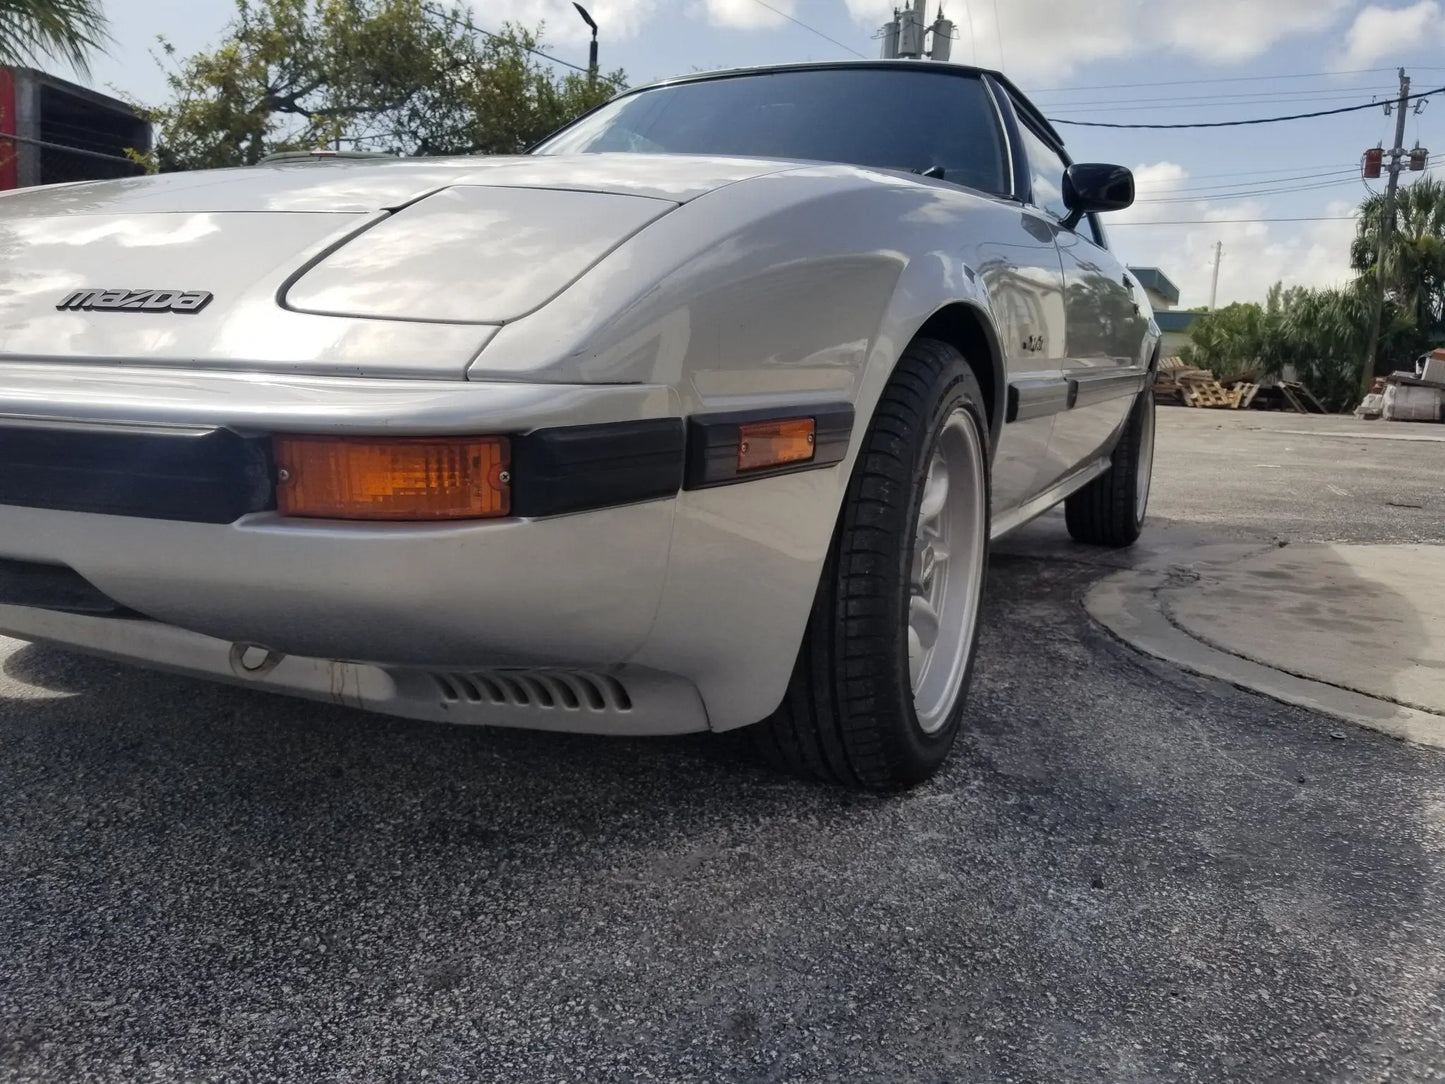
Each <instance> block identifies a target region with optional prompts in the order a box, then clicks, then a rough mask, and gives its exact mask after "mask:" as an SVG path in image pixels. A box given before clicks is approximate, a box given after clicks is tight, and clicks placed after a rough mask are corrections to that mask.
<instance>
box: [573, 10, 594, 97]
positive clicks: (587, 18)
mask: <svg viewBox="0 0 1445 1084" xmlns="http://www.w3.org/2000/svg"><path fill="white" fill-rule="evenodd" d="M572 6H573V7H574V8H576V9H577V14H578V15H580V16H582V21H583V22H584V23H586V24H587V25H588V26H590V27H591V28H592V47H591V48H590V49H589V50H588V51H587V80H588V82H589V83H596V82H597V24H596V23H595V22H593V21H592V16H591V15H588V14H587V9H586V8H584V7H583V6H582V5H581V4H579V3H577V2H576V0H573V2H572Z"/></svg>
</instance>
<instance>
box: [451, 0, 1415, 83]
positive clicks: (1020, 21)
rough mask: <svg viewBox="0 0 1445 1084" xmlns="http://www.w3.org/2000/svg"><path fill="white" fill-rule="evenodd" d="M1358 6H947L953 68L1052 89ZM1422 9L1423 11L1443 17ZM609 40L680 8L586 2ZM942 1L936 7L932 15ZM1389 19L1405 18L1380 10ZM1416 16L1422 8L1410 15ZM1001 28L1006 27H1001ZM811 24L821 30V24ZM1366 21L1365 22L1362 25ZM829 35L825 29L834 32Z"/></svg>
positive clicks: (1244, 52) (1223, 53)
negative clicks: (994, 72) (1083, 71)
mask: <svg viewBox="0 0 1445 1084" xmlns="http://www.w3.org/2000/svg"><path fill="white" fill-rule="evenodd" d="M895 2H899V3H901V2H902V0H843V6H844V8H845V9H846V11H847V13H848V15H849V16H850V17H851V18H852V19H853V21H854V23H856V24H857V25H858V26H859V27H860V28H862V29H865V30H868V31H872V30H875V29H877V28H878V27H879V26H881V25H882V24H883V23H884V22H885V21H886V20H887V19H888V18H889V16H890V15H891V13H892V11H893V8H894V6H895ZM1356 2H1357V0H1267V2H1266V0H1090V2H1089V3H1068V4H1065V3H1059V2H1058V0H998V2H997V3H993V2H991V0H947V2H946V3H945V10H946V11H947V13H948V17H949V18H950V19H952V20H953V21H954V23H955V24H956V26H957V27H958V40H957V41H955V42H954V48H953V59H955V60H958V61H962V62H965V63H969V62H972V61H973V60H975V59H977V61H978V62H979V63H981V64H985V65H988V66H990V67H1000V68H1003V70H1005V71H1007V72H1008V73H1009V74H1010V75H1013V76H1016V77H1018V78H1019V79H1021V80H1025V81H1029V80H1038V79H1041V78H1047V79H1048V80H1049V82H1050V83H1051V84H1054V83H1056V82H1057V81H1058V80H1059V79H1062V78H1066V77H1067V76H1068V75H1069V74H1070V72H1072V71H1073V69H1074V68H1076V67H1078V66H1080V65H1082V64H1087V63H1089V62H1091V61H1100V60H1121V59H1124V58H1128V57H1138V56H1145V55H1150V54H1158V53H1166V54H1169V53H1172V54H1174V55H1177V56H1182V57H1188V58H1192V59H1197V60H1203V61H1206V62H1208V63H1216V64H1227V63H1236V62H1239V61H1243V60H1248V59H1251V58H1253V57H1257V56H1259V55H1261V54H1263V53H1265V52H1266V51H1268V50H1269V49H1270V48H1272V47H1273V46H1275V45H1276V44H1278V43H1279V42H1281V41H1284V40H1285V39H1287V38H1290V37H1294V36H1297V35H1301V34H1311V33H1316V32H1319V31H1322V30H1325V29H1327V28H1329V27H1330V26H1333V25H1334V24H1335V23H1336V22H1337V21H1338V20H1339V19H1340V18H1342V17H1343V16H1344V14H1345V13H1346V12H1347V11H1348V10H1349V9H1351V8H1352V7H1353V6H1354V5H1355V3H1356ZM1440 2H1441V0H1423V2H1422V3H1420V4H1417V5H1416V7H1417V8H1436V7H1438V6H1439V3H1440ZM583 3H584V4H586V6H587V8H588V9H589V10H590V11H591V12H592V14H593V16H594V17H595V18H596V20H597V22H598V23H599V24H600V25H601V26H602V28H603V34H604V35H605V37H606V39H607V40H609V41H623V40H628V39H633V38H637V37H639V36H646V35H647V33H648V32H649V29H650V28H651V27H652V24H653V23H654V21H655V20H656V19H660V18H663V17H665V16H666V15H667V14H668V13H669V12H671V13H673V14H674V15H676V14H677V12H678V11H679V9H678V8H676V7H674V8H666V7H664V6H663V5H662V4H661V2H660V0H592V2H591V3H587V0H583ZM768 3H769V4H771V5H772V6H773V7H775V8H777V9H778V11H781V12H786V13H787V14H788V15H794V14H796V6H797V0H768ZM472 5H473V8H474V10H476V11H477V13H478V16H479V17H481V18H482V19H483V21H484V23H485V25H487V26H494V25H496V24H499V23H501V22H502V21H504V20H511V21H515V22H519V23H522V24H523V25H525V26H534V25H536V24H537V23H538V22H545V23H546V36H547V39H548V41H549V42H550V43H551V44H553V45H555V46H561V47H564V48H565V47H573V46H577V45H580V44H582V43H584V42H585V41H586V40H587V38H588V36H589V32H588V30H587V27H586V26H585V25H583V23H582V20H581V19H580V18H579V17H578V15H577V13H576V11H574V10H573V8H572V4H571V0H486V3H485V4H483V3H482V0H472ZM937 7H938V0H928V10H929V14H930V16H931V15H932V14H933V13H934V12H936V11H937ZM1377 10H1378V11H1380V12H1382V13H1383V15H1384V16H1386V17H1389V16H1392V15H1394V14H1396V13H1394V12H1390V11H1386V10H1384V9H1376V8H1371V9H1368V10H1367V11H1366V12H1365V13H1363V14H1362V15H1361V20H1363V19H1364V18H1365V16H1366V15H1369V14H1370V12H1371V11H1377ZM1403 10H1404V11H1413V10H1414V9H1403ZM681 11H682V12H683V14H684V15H685V16H686V18H687V19H688V21H689V22H694V23H705V24H707V25H710V26H718V27H727V28H729V29H738V30H759V31H762V30H775V29H776V28H778V27H780V26H782V25H784V22H785V20H784V18H783V17H782V16H781V15H779V14H777V13H776V12H773V11H770V10H769V9H768V8H767V7H765V6H763V5H762V4H760V3H758V2H757V0H695V2H690V3H689V4H688V5H687V6H686V7H684V8H682V9H681ZM996 20H997V21H996ZM811 21H813V22H814V23H817V22H818V21H819V20H818V18H817V16H816V14H815V15H814V16H812V17H811ZM1359 22H1360V20H1357V25H1358V24H1359ZM825 29H826V27H825Z"/></svg>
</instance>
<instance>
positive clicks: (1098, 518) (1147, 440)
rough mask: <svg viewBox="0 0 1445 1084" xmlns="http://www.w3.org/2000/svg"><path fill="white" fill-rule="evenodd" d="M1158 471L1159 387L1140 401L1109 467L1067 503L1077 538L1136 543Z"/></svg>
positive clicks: (1148, 389)
mask: <svg viewBox="0 0 1445 1084" xmlns="http://www.w3.org/2000/svg"><path fill="white" fill-rule="evenodd" d="M1153 475H1154V389H1153V388H1152V387H1147V386H1146V387H1145V388H1144V390H1143V391H1142V392H1140V394H1139V398H1138V399H1136V400H1135V402H1134V407H1133V409H1132V410H1131V411H1130V412H1129V418H1128V420H1127V421H1125V423H1124V432H1123V433H1122V434H1121V435H1120V437H1119V443H1118V444H1117V445H1115V446H1114V455H1113V459H1112V462H1111V463H1110V466H1109V469H1108V470H1107V471H1105V472H1104V473H1103V474H1101V475H1099V477H1097V478H1095V479H1094V480H1093V481H1092V482H1090V483H1089V484H1088V485H1086V486H1085V487H1084V488H1083V489H1080V490H1079V491H1077V492H1076V493H1072V494H1070V495H1069V497H1068V498H1067V499H1066V500H1065V501H1064V523H1065V524H1066V525H1067V527H1068V528H1069V534H1070V535H1071V536H1072V537H1073V539H1074V541H1075V542H1083V543H1085V544H1087V545H1090V546H1111V547H1113V548H1115V549H1122V548H1123V547H1125V546H1132V545H1133V544H1134V543H1135V541H1137V540H1138V538H1139V533H1140V531H1141V530H1143V527H1144V515H1145V513H1146V512H1148V510H1149V485H1150V482H1151V480H1152V478H1153Z"/></svg>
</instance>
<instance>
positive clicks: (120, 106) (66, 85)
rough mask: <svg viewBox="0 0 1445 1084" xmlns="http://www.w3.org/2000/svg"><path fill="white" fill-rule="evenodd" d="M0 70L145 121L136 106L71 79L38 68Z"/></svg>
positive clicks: (5, 66) (1, 66) (5, 67)
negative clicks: (73, 81)
mask: <svg viewBox="0 0 1445 1084" xmlns="http://www.w3.org/2000/svg"><path fill="white" fill-rule="evenodd" d="M0 70H4V71H8V72H10V73H11V74H12V75H17V76H20V77H21V78H22V79H30V80H32V81H34V82H35V83H36V84H38V85H40V86H42V87H50V88H51V89H53V90H60V91H64V92H65V93H66V94H69V95H72V96H73V97H76V98H80V99H82V100H84V101H88V102H90V103H91V104H92V105H98V106H101V107H103V108H105V109H108V110H111V111H112V112H116V113H126V114H129V115H130V116H132V117H135V118H136V119H137V120H141V119H143V118H142V117H141V115H140V114H139V113H137V112H136V109H135V106H133V105H131V104H130V102H127V101H123V100H122V99H120V98H112V97H111V96H110V95H109V94H102V93H101V92H100V91H98V90H91V89H90V88H89V87H83V86H81V85H80V84H79V83H72V82H71V81H70V80H69V79H61V78H60V77H59V76H58V75H51V74H50V73H49V72H43V71H40V70H38V69H36V68H24V67H20V66H19V65H11V64H0Z"/></svg>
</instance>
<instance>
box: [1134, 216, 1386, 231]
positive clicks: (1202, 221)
mask: <svg viewBox="0 0 1445 1084" xmlns="http://www.w3.org/2000/svg"><path fill="white" fill-rule="evenodd" d="M1358 221H1359V218H1358V217H1357V216H1356V215H1306V216H1303V217H1299V218H1167V219H1160V220H1159V221H1158V222H1110V223H1109V229H1111V230H1117V229H1121V228H1123V227H1125V226H1216V225H1231V224H1239V223H1247V224H1249V225H1253V224H1254V223H1256V222H1358Z"/></svg>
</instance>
